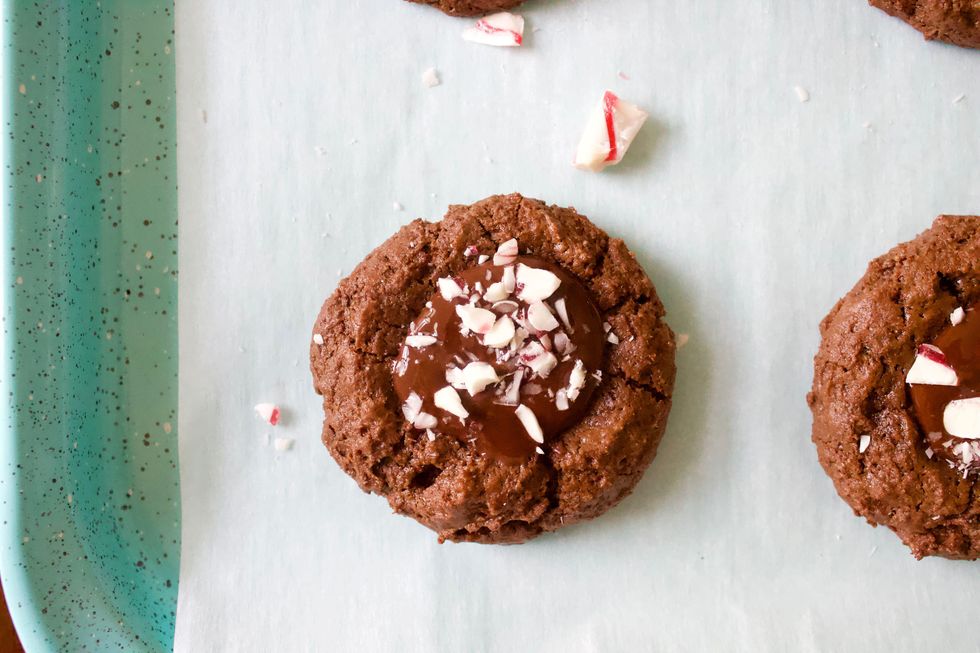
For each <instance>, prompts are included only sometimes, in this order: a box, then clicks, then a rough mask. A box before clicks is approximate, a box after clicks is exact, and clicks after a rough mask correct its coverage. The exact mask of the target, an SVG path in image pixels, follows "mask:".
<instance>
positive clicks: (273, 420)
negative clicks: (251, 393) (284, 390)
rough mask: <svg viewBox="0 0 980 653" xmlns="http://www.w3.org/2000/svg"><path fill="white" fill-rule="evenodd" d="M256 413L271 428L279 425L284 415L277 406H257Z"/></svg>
mask: <svg viewBox="0 0 980 653" xmlns="http://www.w3.org/2000/svg"><path fill="white" fill-rule="evenodd" d="M255 412H256V413H257V414H258V416H259V417H261V418H262V419H263V420H264V421H266V422H268V423H269V425H270V426H275V425H276V424H278V423H279V417H280V416H281V415H282V413H281V412H280V410H279V406H277V405H275V404H255Z"/></svg>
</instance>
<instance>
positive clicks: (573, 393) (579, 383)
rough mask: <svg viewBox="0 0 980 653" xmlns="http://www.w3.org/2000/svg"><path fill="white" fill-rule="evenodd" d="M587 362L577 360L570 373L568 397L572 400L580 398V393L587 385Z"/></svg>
mask: <svg viewBox="0 0 980 653" xmlns="http://www.w3.org/2000/svg"><path fill="white" fill-rule="evenodd" d="M585 375H586V374H585V363H583V362H582V361H581V360H576V361H575V366H574V367H573V368H572V372H571V374H569V375H568V392H567V394H568V398H569V399H571V400H572V401H575V400H576V399H578V394H579V392H581V390H582V388H584V387H585Z"/></svg>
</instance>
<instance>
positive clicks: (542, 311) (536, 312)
mask: <svg viewBox="0 0 980 653" xmlns="http://www.w3.org/2000/svg"><path fill="white" fill-rule="evenodd" d="M527 321H528V323H529V324H530V325H531V326H532V327H534V328H535V329H537V330H538V331H553V330H554V329H557V328H558V320H556V319H555V316H554V315H553V314H552V313H551V309H550V308H548V305H547V304H545V303H544V302H534V303H533V304H531V305H530V306H528V307H527Z"/></svg>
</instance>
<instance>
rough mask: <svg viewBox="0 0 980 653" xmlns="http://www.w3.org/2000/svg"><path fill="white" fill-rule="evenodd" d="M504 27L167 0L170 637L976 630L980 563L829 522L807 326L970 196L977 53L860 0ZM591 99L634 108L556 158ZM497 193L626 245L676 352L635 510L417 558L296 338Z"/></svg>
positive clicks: (592, 644) (601, 641)
mask: <svg viewBox="0 0 980 653" xmlns="http://www.w3.org/2000/svg"><path fill="white" fill-rule="evenodd" d="M523 13H524V14H525V16H526V17H527V20H528V32H527V44H526V46H525V47H523V48H521V49H519V50H504V49H494V48H488V47H482V46H478V45H474V44H470V43H465V42H463V41H462V40H461V39H460V38H459V33H460V31H461V30H462V29H463V28H464V26H466V25H467V24H468V23H467V21H462V20H457V19H451V18H448V17H445V16H443V15H441V14H440V13H438V12H436V11H433V10H431V9H427V8H424V7H419V6H414V5H409V4H408V3H405V2H402V1H401V0H278V1H277V2H258V1H254V2H253V1H245V0H208V1H204V0H199V1H197V2H181V3H178V7H177V14H178V15H177V44H178V86H179V91H178V97H179V98H180V110H179V123H180V127H179V141H180V147H179V172H180V363H181V365H180V466H181V490H182V500H183V552H182V559H181V576H180V600H179V605H178V615H177V638H176V649H177V650H178V651H330V650H336V651H353V650H359V651H361V650H362V651H432V650H439V651H525V650H537V651H634V650H657V651H704V650H739V651H787V650H792V651H832V650H836V651H839V650H860V651H923V650H944V651H947V650H948V651H952V650H973V651H976V650H980V644H978V637H977V631H976V619H977V615H978V614H980V563H977V564H970V563H956V562H949V561H943V560H927V561H923V562H916V561H915V560H914V559H913V558H912V557H911V555H909V553H908V551H907V550H906V549H905V547H904V546H902V545H901V543H900V542H899V541H898V539H897V538H896V537H895V536H894V535H892V534H891V533H890V532H888V531H887V530H885V529H872V528H870V527H869V526H867V525H865V524H864V523H863V522H861V521H860V520H858V519H857V518H855V517H853V516H852V515H851V512H850V510H849V509H848V507H847V506H846V505H845V504H844V503H843V502H841V501H840V500H839V499H838V498H837V496H836V494H835V493H834V490H833V488H832V486H831V483H830V481H829V480H828V479H827V478H826V476H825V475H824V474H823V472H822V470H821V469H820V467H819V465H818V463H817V460H816V455H815V452H814V448H813V446H812V445H811V443H810V433H809V431H810V416H809V412H808V410H807V406H806V403H805V394H806V392H807V390H808V388H809V384H810V375H811V357H812V355H813V353H814V351H815V348H816V345H817V323H818V322H819V320H820V318H821V317H823V315H824V314H825V313H826V312H827V311H828V310H829V309H830V307H831V305H832V304H833V302H834V301H835V300H836V299H837V298H838V297H839V296H840V295H842V294H843V293H844V292H846V291H847V290H848V289H849V288H850V287H851V285H852V284H853V283H854V282H855V281H856V280H857V279H858V277H859V276H860V275H861V274H862V273H863V270H864V267H865V265H866V264H867V262H868V260H870V259H871V258H872V257H874V256H876V255H878V254H881V253H883V252H884V251H886V250H887V249H888V248H890V247H891V246H893V245H894V244H895V243H897V242H899V241H901V240H906V239H909V238H911V237H913V236H914V235H915V234H916V233H918V232H919V231H921V230H922V229H924V228H926V227H927V226H928V225H929V224H930V222H931V220H932V218H933V217H934V216H935V215H937V214H938V213H942V212H946V213H958V212H959V213H965V212H977V211H980V152H978V149H980V52H974V51H967V50H963V49H957V48H954V47H950V46H944V45H940V44H928V43H925V42H923V40H922V39H921V37H920V36H919V35H918V34H917V33H916V32H913V31H912V30H911V29H910V28H908V27H906V26H905V25H903V24H901V23H899V22H898V21H895V20H892V19H889V18H888V17H887V16H885V15H884V14H882V13H880V12H877V11H875V10H873V9H871V8H869V7H867V6H866V5H865V2H864V1H863V0H820V1H819V2H816V1H810V2H807V1H805V0H738V1H735V0H731V1H727V2H723V1H721V0H685V1H684V2H676V1H674V0H535V1H531V2H529V3H528V4H527V6H526V8H525V9H524V11H523ZM532 29H533V30H537V31H533V32H532ZM429 67H435V68H436V69H437V70H438V71H439V75H440V77H441V79H442V84H441V85H440V86H438V87H435V88H426V87H424V86H423V85H422V83H421V81H420V76H421V74H422V73H423V71H425V70H426V69H427V68H429ZM619 72H623V73H624V74H625V75H626V76H628V77H629V80H626V79H623V78H621V77H620V76H619V75H618V73H619ZM797 86H799V87H800V88H803V89H806V90H807V91H808V92H809V96H810V99H809V101H808V102H801V101H800V99H799V97H798V94H797V92H796V91H795V89H794V87H797ZM605 88H611V89H613V90H615V91H617V92H618V93H620V94H621V95H622V96H623V97H624V98H626V99H628V100H630V101H632V102H636V103H638V104H640V105H641V106H643V107H644V108H646V109H647V110H649V111H650V112H651V114H652V118H651V120H650V122H649V123H648V124H647V126H646V127H645V128H644V130H643V132H642V133H641V134H640V136H639V138H638V139H637V141H636V143H635V144H634V146H633V149H632V150H631V151H630V152H629V154H628V155H627V159H626V161H625V162H624V163H623V164H622V165H621V166H619V167H618V168H616V169H610V170H608V171H607V172H605V173H602V174H600V175H594V174H589V173H584V172H579V171H576V170H574V169H572V168H571V166H570V165H569V163H570V160H571V157H572V154H573V152H574V146H575V144H576V142H577V139H578V135H579V132H580V130H581V128H582V126H583V124H584V122H585V119H586V116H587V113H588V111H589V110H590V109H591V108H592V107H593V106H594V105H595V103H596V102H597V101H598V98H599V96H600V94H601V92H602V91H603V89H605ZM961 95H963V96H964V97H963V98H962V99H960V101H959V102H954V99H956V98H959V97H960V96H961ZM511 191H520V192H522V193H524V194H525V195H528V196H532V197H539V198H543V199H545V200H547V201H549V202H552V203H556V204H562V205H571V206H575V207H577V208H578V209H579V210H580V211H581V212H583V213H585V214H586V215H588V216H589V217H591V218H592V220H593V221H594V222H596V224H598V225H599V226H601V227H603V228H605V229H606V230H608V231H609V232H610V233H611V234H613V235H616V236H620V237H622V238H624V239H626V241H627V242H628V243H629V245H630V246H631V247H632V248H633V249H634V250H635V252H636V254H637V256H638V258H639V260H640V261H641V263H642V264H643V265H644V266H645V268H646V269H647V271H648V272H649V274H650V275H651V277H652V278H653V279H654V282H655V283H656V285H657V288H658V290H659V291H660V294H661V296H662V298H663V300H664V303H665V304H666V306H667V309H668V318H669V322H670V324H671V326H672V327H673V328H674V329H675V331H677V332H678V333H686V334H690V342H689V344H688V345H687V346H686V347H685V348H683V349H682V350H681V351H680V352H679V354H678V383H677V389H676V395H675V404H674V410H673V413H672V414H671V417H670V426H669V429H668V432H667V436H666V438H665V440H664V443H663V446H662V448H661V451H660V454H659V456H658V458H657V459H656V461H655V462H654V464H653V466H652V467H651V468H650V470H649V471H648V473H647V475H646V477H645V478H644V479H643V481H642V482H641V483H640V485H639V487H638V488H637V490H636V492H635V494H634V495H633V496H632V497H630V498H629V499H628V500H626V501H625V502H624V503H623V504H622V505H620V506H619V507H617V508H616V509H614V510H613V511H611V512H610V513H609V514H607V515H606V516H605V517H603V518H602V519H600V520H598V521H594V522H592V523H590V524H587V525H582V526H575V527H570V528H568V529H566V530H564V531H562V532H560V533H558V534H555V535H551V536H547V537H542V538H540V539H539V540H537V541H534V542H532V543H530V544H526V545H523V546H518V547H487V546H479V545H452V544H446V545H441V546H440V545H438V544H437V543H436V540H435V536H434V535H433V534H432V533H431V532H429V531H428V530H426V529H424V528H422V527H420V526H418V525H416V524H415V523H414V522H412V521H411V520H408V519H406V518H402V517H398V516H394V515H392V514H391V512H390V510H389V508H388V507H387V504H386V502H385V501H384V500H383V499H381V498H378V497H373V496H368V495H365V494H362V493H361V492H360V491H359V490H358V489H357V487H356V486H355V484H354V482H353V481H351V480H350V479H348V478H347V477H346V476H345V475H344V474H343V473H342V472H341V471H340V470H339V468H338V467H337V466H336V465H335V464H334V463H333V461H332V460H331V459H330V458H329V456H328V455H327V453H326V451H325V450H324V449H323V447H322V446H321V444H320V442H319V433H320V420H321V410H320V405H319V400H318V397H317V396H316V395H314V393H313V391H312V386H311V381H310V378H309V372H308V369H307V349H308V338H309V335H310V329H311V325H312V321H313V319H314V317H315V316H316V313H317V311H318V309H319V306H320V303H321V302H322V301H323V299H324V298H325V297H326V296H327V295H328V294H329V293H330V292H331V291H332V290H333V288H334V286H335V284H336V282H337V280H338V275H339V274H346V273H347V272H349V271H350V270H351V269H352V267H353V266H354V265H355V264H356V263H357V262H358V261H359V260H360V259H361V258H363V257H364V256H365V255H366V254H367V253H368V252H369V251H370V250H371V249H372V248H373V247H375V246H376V245H378V244H379V243H381V242H382V241H383V240H384V239H385V238H386V237H388V236H389V235H390V234H391V233H392V232H394V230H395V229H396V228H397V227H398V226H399V225H401V224H404V223H406V222H408V221H409V220H411V219H412V218H414V217H416V216H423V217H431V218H436V217H438V216H441V215H442V214H443V212H444V211H445V208H446V206H447V204H450V203H469V202H472V201H475V200H477V199H480V198H482V197H484V196H487V195H490V194H493V193H499V192H511ZM396 202H397V203H399V204H400V205H401V206H403V207H404V210H395V208H394V203H396ZM259 401H274V402H277V403H279V404H281V405H282V406H283V408H284V411H285V418H284V421H283V423H282V424H281V425H280V426H279V427H277V428H276V429H272V428H270V427H268V426H266V425H264V424H262V423H261V422H260V421H259V420H258V419H257V418H256V417H255V416H254V414H253V412H252V406H253V404H255V403H257V402H259ZM269 436H271V437H272V438H273V439H274V438H276V437H282V438H291V439H294V440H295V445H294V447H293V448H292V449H291V450H288V451H277V450H276V448H275V447H274V446H273V445H272V444H270V443H269V441H268V439H267V438H268V437H269Z"/></svg>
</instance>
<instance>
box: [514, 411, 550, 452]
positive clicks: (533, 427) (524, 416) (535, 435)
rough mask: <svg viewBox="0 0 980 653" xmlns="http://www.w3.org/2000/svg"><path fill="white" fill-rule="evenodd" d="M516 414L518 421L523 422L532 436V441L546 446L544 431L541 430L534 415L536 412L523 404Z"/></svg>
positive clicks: (525, 428)
mask: <svg viewBox="0 0 980 653" xmlns="http://www.w3.org/2000/svg"><path fill="white" fill-rule="evenodd" d="M516 413H517V419H519V420H520V421H521V424H522V425H523V426H524V430H525V431H527V434H528V435H530V436H531V439H532V440H534V441H535V442H537V443H538V444H544V431H542V430H541V425H540V424H538V418H537V417H536V416H535V415H534V411H532V410H531V409H530V408H528V407H527V406H525V405H524V404H521V405H520V406H518V407H517V410H516Z"/></svg>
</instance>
